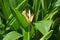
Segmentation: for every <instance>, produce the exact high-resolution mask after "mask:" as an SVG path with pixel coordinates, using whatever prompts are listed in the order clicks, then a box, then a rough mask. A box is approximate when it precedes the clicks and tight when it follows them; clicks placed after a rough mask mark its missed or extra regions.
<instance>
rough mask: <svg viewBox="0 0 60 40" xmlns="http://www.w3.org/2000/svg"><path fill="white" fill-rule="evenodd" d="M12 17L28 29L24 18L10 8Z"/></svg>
mask: <svg viewBox="0 0 60 40" xmlns="http://www.w3.org/2000/svg"><path fill="white" fill-rule="evenodd" d="M11 11H12V14H13V16H15V18H16V19H17V20H18V22H19V23H20V24H21V25H22V26H23V27H24V28H26V27H28V23H27V21H26V18H25V17H24V16H23V15H22V14H21V13H20V12H19V11H17V10H15V9H13V8H11Z"/></svg>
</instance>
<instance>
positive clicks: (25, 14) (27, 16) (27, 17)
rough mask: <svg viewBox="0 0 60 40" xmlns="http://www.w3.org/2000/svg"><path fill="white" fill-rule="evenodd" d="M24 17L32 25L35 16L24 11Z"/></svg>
mask: <svg viewBox="0 0 60 40" xmlns="http://www.w3.org/2000/svg"><path fill="white" fill-rule="evenodd" d="M23 15H24V16H25V18H26V20H27V22H28V24H29V25H30V23H31V22H32V21H33V18H34V14H31V12H30V10H28V11H27V10H24V11H23Z"/></svg>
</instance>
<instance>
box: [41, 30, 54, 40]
mask: <svg viewBox="0 0 60 40" xmlns="http://www.w3.org/2000/svg"><path fill="white" fill-rule="evenodd" d="M52 33H53V30H51V31H49V32H48V33H47V34H45V35H44V36H43V37H42V38H41V39H40V40H48V39H49V38H50V37H51V35H52Z"/></svg>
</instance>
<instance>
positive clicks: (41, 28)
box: [35, 20, 52, 35]
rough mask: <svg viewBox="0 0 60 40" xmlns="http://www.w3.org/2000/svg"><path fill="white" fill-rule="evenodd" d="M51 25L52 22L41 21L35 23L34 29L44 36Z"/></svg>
mask: <svg viewBox="0 0 60 40" xmlns="http://www.w3.org/2000/svg"><path fill="white" fill-rule="evenodd" d="M51 24H52V20H42V21H39V22H37V23H35V28H36V29H37V30H39V31H40V32H41V33H42V34H43V35H45V34H46V33H47V32H48V31H49V29H50V27H51Z"/></svg>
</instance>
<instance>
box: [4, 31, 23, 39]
mask: <svg viewBox="0 0 60 40" xmlns="http://www.w3.org/2000/svg"><path fill="white" fill-rule="evenodd" d="M20 37H22V35H21V34H19V33H17V32H16V31H12V32H10V33H8V34H7V35H6V36H5V37H4V38H3V40H16V39H18V38H20Z"/></svg>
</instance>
